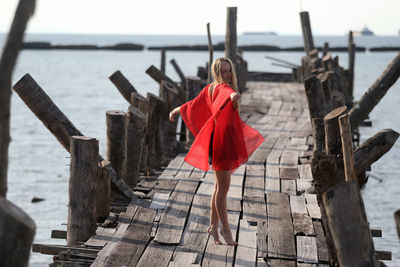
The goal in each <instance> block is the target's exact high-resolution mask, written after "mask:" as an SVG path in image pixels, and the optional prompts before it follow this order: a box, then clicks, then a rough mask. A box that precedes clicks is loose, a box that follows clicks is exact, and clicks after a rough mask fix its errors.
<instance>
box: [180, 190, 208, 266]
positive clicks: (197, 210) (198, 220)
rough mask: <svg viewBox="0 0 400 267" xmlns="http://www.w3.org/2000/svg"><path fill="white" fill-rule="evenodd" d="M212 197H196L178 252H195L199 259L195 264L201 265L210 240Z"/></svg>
mask: <svg viewBox="0 0 400 267" xmlns="http://www.w3.org/2000/svg"><path fill="white" fill-rule="evenodd" d="M209 206H210V197H209V196H203V195H196V196H195V197H194V199H193V205H192V209H191V211H190V215H189V218H188V221H187V224H186V227H185V231H184V233H183V236H182V240H181V243H180V245H179V246H178V247H177V248H176V251H177V252H181V251H183V252H193V253H196V255H197V258H196V260H195V261H194V263H196V264H199V263H200V262H201V260H202V258H203V252H204V248H205V247H206V244H207V240H208V233H207V228H208V225H209V224H210V218H209V217H210V208H209Z"/></svg>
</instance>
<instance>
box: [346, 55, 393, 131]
mask: <svg viewBox="0 0 400 267" xmlns="http://www.w3.org/2000/svg"><path fill="white" fill-rule="evenodd" d="M399 76H400V53H398V54H397V56H396V57H395V58H394V59H393V60H392V62H390V64H389V65H388V66H387V67H386V69H385V70H384V71H383V73H382V74H381V75H380V76H379V78H378V79H377V80H376V81H375V82H374V83H373V84H372V85H371V87H370V88H369V89H368V91H367V92H365V93H364V95H363V96H362V97H361V99H360V100H359V101H358V102H357V103H355V105H354V107H353V108H352V109H351V110H350V112H349V115H350V125H351V129H353V130H354V129H356V128H357V127H358V126H359V125H360V124H361V122H363V121H364V120H365V119H366V118H367V116H368V114H369V113H370V112H371V111H372V109H373V108H374V107H375V106H376V105H377V104H378V103H379V101H380V100H381V99H382V98H383V97H384V96H385V94H386V92H387V91H388V90H389V89H390V87H391V86H392V85H393V84H394V83H395V82H396V81H397V79H398V78H399Z"/></svg>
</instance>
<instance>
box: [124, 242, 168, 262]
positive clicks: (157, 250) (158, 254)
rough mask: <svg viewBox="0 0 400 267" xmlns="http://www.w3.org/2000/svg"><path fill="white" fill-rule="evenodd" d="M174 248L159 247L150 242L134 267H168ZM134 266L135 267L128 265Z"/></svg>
mask: <svg viewBox="0 0 400 267" xmlns="http://www.w3.org/2000/svg"><path fill="white" fill-rule="evenodd" d="M175 248H176V246H169V245H168V246H167V245H161V244H159V243H157V242H154V241H151V242H150V244H149V245H148V246H147V248H146V250H145V251H144V252H143V255H142V257H140V260H139V262H138V263H137V265H136V267H148V266H168V263H169V262H170V260H171V257H172V254H173V253H174V250H175ZM130 266H135V265H130Z"/></svg>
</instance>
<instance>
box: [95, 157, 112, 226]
mask: <svg viewBox="0 0 400 267" xmlns="http://www.w3.org/2000/svg"><path fill="white" fill-rule="evenodd" d="M107 164H110V165H111V163H110V162H108V161H106V160H103V161H102V162H101V163H100V164H98V166H97V188H96V206H97V209H96V214H97V221H104V220H105V219H106V218H107V217H108V215H109V213H110V197H111V180H110V173H109V172H108V171H107V169H106V168H104V165H107Z"/></svg>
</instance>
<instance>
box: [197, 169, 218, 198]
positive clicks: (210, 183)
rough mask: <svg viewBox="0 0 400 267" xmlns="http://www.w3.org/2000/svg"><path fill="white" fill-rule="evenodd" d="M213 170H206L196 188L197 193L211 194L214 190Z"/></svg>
mask: <svg viewBox="0 0 400 267" xmlns="http://www.w3.org/2000/svg"><path fill="white" fill-rule="evenodd" d="M214 180H215V178H214V172H213V171H208V172H207V173H206V175H205V176H204V179H202V181H201V184H200V186H199V188H198V189H197V193H196V194H197V195H201V196H211V195H212V193H213V191H214Z"/></svg>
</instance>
